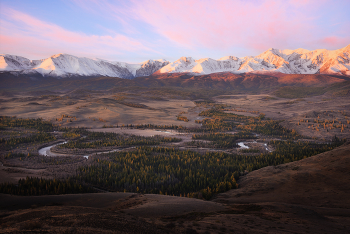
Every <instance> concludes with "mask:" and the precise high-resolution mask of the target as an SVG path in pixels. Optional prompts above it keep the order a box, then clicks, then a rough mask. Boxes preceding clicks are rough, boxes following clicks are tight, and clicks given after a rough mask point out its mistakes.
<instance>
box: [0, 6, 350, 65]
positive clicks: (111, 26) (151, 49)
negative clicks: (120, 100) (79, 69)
mask: <svg viewBox="0 0 350 234" xmlns="http://www.w3.org/2000/svg"><path fill="white" fill-rule="evenodd" d="M349 9H350V0H125V1H124V0H114V1H112V0H55V1H47V0H45V1H42V0H30V1H27V0H0V53H2V54H12V55H18V56H23V57H26V58H29V59H43V58H47V57H50V56H52V55H54V54H59V53H66V54H71V55H75V56H78V57H88V58H101V59H106V60H110V61H123V62H129V63H139V62H142V61H145V60H148V59H166V60H168V61H171V62H172V61H175V60H177V59H179V58H180V57H182V56H187V57H193V58H194V59H200V58H213V59H219V58H221V57H224V56H231V55H232V56H236V57H244V56H256V55H258V54H261V53H263V52H264V51H266V50H268V49H269V48H277V49H281V50H283V49H298V48H304V49H308V50H315V49H329V50H335V49H340V48H343V47H345V46H347V45H348V44H350V14H349Z"/></svg>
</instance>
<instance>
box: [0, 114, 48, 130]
mask: <svg viewBox="0 0 350 234" xmlns="http://www.w3.org/2000/svg"><path fill="white" fill-rule="evenodd" d="M5 127H10V128H14V127H23V128H32V129H37V130H38V131H43V132H51V131H53V130H54V129H55V127H54V125H53V124H52V123H50V122H49V121H44V120H43V119H42V118H38V119H19V118H16V117H9V116H0V129H4V128H5Z"/></svg>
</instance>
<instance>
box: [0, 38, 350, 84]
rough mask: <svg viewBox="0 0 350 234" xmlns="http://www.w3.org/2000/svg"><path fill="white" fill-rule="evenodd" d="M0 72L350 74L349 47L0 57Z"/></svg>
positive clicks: (128, 75)
mask: <svg viewBox="0 0 350 234" xmlns="http://www.w3.org/2000/svg"><path fill="white" fill-rule="evenodd" d="M0 71H9V72H12V73H13V74H15V75H16V74H21V75H25V74H31V75H33V74H41V75H42V76H50V77H57V78H61V77H72V76H84V77H86V76H106V77H119V78H124V79H133V78H136V77H144V76H150V75H152V74H164V73H187V74H191V75H207V74H212V73H218V72H230V73H235V74H240V73H270V72H279V73H285V74H331V75H347V76H349V75H350V44H349V45H348V46H346V47H344V48H342V49H338V50H326V49H318V50H313V51H309V50H306V49H296V50H278V49H273V48H271V49H269V50H267V51H265V52H264V53H262V54H260V55H258V56H255V57H253V56H248V57H243V58H237V57H235V56H227V57H223V58H221V59H218V60H215V59H211V58H203V59H198V60H195V59H193V58H192V57H181V58H180V59H178V60H176V61H175V62H169V61H166V60H164V59H159V60H147V61H145V62H142V63H138V64H130V63H125V62H111V61H107V60H102V59H90V58H81V57H76V56H73V55H69V54H56V55H53V56H51V57H49V58H46V59H41V60H29V59H27V58H24V57H21V56H16V55H9V54H1V55H0Z"/></svg>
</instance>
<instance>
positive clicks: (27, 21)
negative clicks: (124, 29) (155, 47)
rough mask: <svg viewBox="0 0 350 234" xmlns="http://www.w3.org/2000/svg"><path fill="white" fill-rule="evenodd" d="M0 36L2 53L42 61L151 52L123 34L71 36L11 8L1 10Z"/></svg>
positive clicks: (58, 27)
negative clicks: (65, 56)
mask: <svg viewBox="0 0 350 234" xmlns="http://www.w3.org/2000/svg"><path fill="white" fill-rule="evenodd" d="M0 32H1V44H0V50H1V53H11V54H16V55H25V54H36V55H37V56H41V57H40V58H42V56H48V55H52V54H56V53H70V54H73V55H78V56H96V55H100V56H103V57H104V58H105V57H106V56H107V55H115V54H123V53H127V52H137V51H138V52H139V51H143V52H144V51H148V52H150V51H152V50H151V49H150V48H148V47H146V46H144V45H143V43H141V42H140V41H137V40H135V39H133V38H130V37H127V36H125V35H122V34H114V35H103V36H101V35H86V34H84V33H79V32H73V31H69V30H66V29H64V28H62V27H60V26H58V25H55V24H52V23H47V22H44V21H41V20H39V19H37V18H35V17H33V16H30V15H28V14H25V13H22V12H20V11H16V10H13V9H11V8H5V9H2V17H1V19H0ZM152 52H154V51H152Z"/></svg>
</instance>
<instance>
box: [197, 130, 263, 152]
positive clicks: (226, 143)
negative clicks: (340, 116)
mask: <svg viewBox="0 0 350 234" xmlns="http://www.w3.org/2000/svg"><path fill="white" fill-rule="evenodd" d="M192 139H193V140H207V141H213V142H212V143H209V144H206V145H207V146H209V147H211V148H232V147H238V145H237V143H236V141H237V140H239V139H256V137H255V136H254V135H253V134H251V133H250V132H239V133H236V134H230V133H204V134H193V135H192ZM191 144H193V145H195V142H192V143H191Z"/></svg>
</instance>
